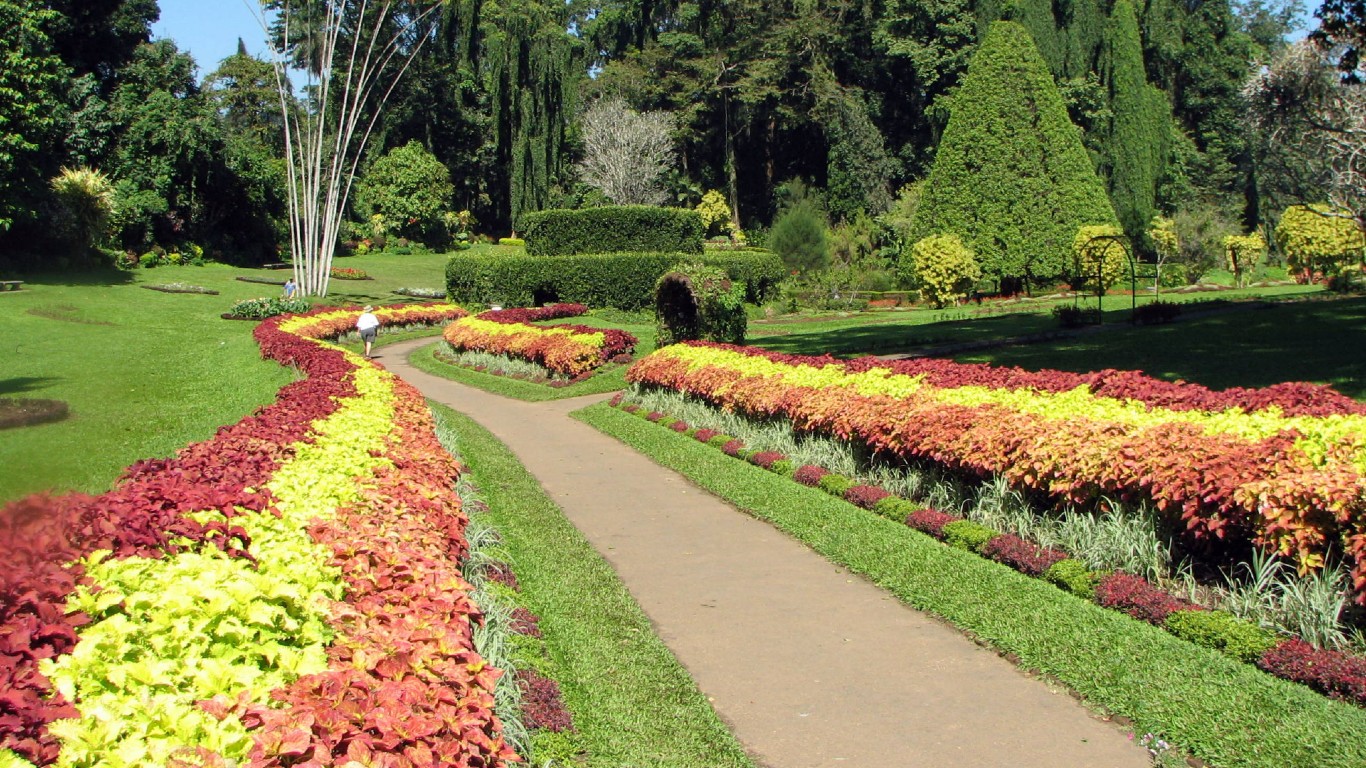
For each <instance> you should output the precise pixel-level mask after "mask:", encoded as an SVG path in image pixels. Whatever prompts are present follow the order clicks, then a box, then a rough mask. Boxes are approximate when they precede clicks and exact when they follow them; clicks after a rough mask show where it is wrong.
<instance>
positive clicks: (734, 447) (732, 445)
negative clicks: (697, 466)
mask: <svg viewBox="0 0 1366 768" xmlns="http://www.w3.org/2000/svg"><path fill="white" fill-rule="evenodd" d="M744 448H745V441H743V440H727V441H726V444H725V445H723V446H721V452H722V453H724V454H726V455H727V456H739V455H740V451H742V450H744Z"/></svg>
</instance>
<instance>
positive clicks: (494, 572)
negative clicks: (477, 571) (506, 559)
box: [484, 563, 522, 592]
mask: <svg viewBox="0 0 1366 768" xmlns="http://www.w3.org/2000/svg"><path fill="white" fill-rule="evenodd" d="M484 575H485V576H487V577H488V579H489V581H496V582H498V583H499V584H502V585H503V586H505V587H507V588H508V589H511V590H512V591H514V592H521V591H522V587H521V585H520V584H518V583H517V574H516V573H513V571H512V566H510V565H508V564H507V563H490V564H489V565H488V566H486V567H485V569H484Z"/></svg>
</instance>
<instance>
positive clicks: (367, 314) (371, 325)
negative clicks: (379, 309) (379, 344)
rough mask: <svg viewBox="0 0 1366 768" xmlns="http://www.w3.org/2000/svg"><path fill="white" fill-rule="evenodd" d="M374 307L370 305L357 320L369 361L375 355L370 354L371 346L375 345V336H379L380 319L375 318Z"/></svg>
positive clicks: (357, 327) (366, 306) (357, 326)
mask: <svg viewBox="0 0 1366 768" xmlns="http://www.w3.org/2000/svg"><path fill="white" fill-rule="evenodd" d="M374 309H375V308H374V307H372V306H370V305H369V304H366V305H365V308H364V309H362V310H361V315H360V317H358V318H356V330H357V331H360V339H361V341H363V342H365V358H366V359H367V360H368V359H370V358H373V357H374V355H372V354H370V346H371V345H372V344H374V343H375V336H377V335H378V334H379V318H378V317H375V313H374Z"/></svg>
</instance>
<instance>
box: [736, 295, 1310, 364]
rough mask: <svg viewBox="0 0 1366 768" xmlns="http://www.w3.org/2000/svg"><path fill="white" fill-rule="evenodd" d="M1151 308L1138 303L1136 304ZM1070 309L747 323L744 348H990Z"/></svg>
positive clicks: (1119, 301)
mask: <svg viewBox="0 0 1366 768" xmlns="http://www.w3.org/2000/svg"><path fill="white" fill-rule="evenodd" d="M1321 291H1322V289H1321V288H1319V287H1318V286H1298V285H1290V286H1271V287H1262V288H1245V289H1240V290H1228V291H1219V292H1212V293H1196V294H1166V293H1164V294H1163V295H1162V297H1161V298H1162V300H1163V301H1171V302H1175V303H1180V304H1183V305H1188V306H1187V311H1188V312H1198V311H1201V310H1202V309H1203V308H1204V307H1202V305H1206V304H1208V303H1209V302H1211V301H1215V300H1217V301H1220V302H1239V301H1251V300H1257V299H1285V298H1297V297H1302V296H1306V295H1311V294H1315V293H1320V292H1321ZM1149 301H1152V299H1151V298H1149V297H1147V296H1140V297H1139V301H1138V303H1139V304H1144V303H1147V302H1149ZM1073 303H1074V300H1073V299H1021V300H1009V301H997V302H992V301H988V302H987V303H985V304H982V305H980V306H979V305H976V304H965V305H963V306H960V307H950V308H946V309H929V308H925V307H916V308H914V309H890V310H877V311H871V312H843V313H841V312H820V313H801V314H798V315H785V316H779V317H775V318H772V319H768V320H758V321H753V322H751V323H750V328H749V336H750V343H752V344H754V345H755V346H759V347H764V348H765V349H771V350H774V351H775V352H785V353H787V354H797V355H821V354H832V355H836V356H841V357H844V356H855V355H870V354H890V353H909V352H918V351H922V350H926V349H929V348H933V347H937V346H941V345H946V344H961V343H967V342H979V341H989V340H994V339H1002V338H1008V337H1016V336H1030V335H1035V334H1047V333H1052V332H1057V331H1059V327H1058V323H1057V321H1056V320H1055V319H1054V318H1053V316H1052V311H1053V307H1055V306H1058V305H1061V304H1066V305H1069V306H1070V305H1071V304H1073ZM1076 303H1077V304H1079V305H1080V306H1083V307H1088V308H1089V307H1095V306H1096V300H1095V298H1094V297H1091V298H1084V299H1078V300H1076ZM1103 310H1104V311H1103V315H1104V317H1103V321H1104V324H1106V325H1112V326H1124V325H1128V323H1129V318H1130V314H1131V299H1130V298H1129V297H1128V296H1120V295H1113V296H1106V297H1105V301H1104V304H1103Z"/></svg>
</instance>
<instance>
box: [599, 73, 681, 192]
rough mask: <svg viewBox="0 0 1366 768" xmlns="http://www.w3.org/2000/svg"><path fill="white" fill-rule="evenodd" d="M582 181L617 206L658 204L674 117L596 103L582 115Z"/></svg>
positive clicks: (671, 153) (669, 162)
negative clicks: (600, 192) (595, 188)
mask: <svg viewBox="0 0 1366 768" xmlns="http://www.w3.org/2000/svg"><path fill="white" fill-rule="evenodd" d="M582 127H583V144H584V152H583V160H582V161H581V162H580V163H579V173H580V175H581V176H582V178H583V180H584V181H585V182H586V183H588V184H589V185H591V186H593V187H597V188H598V189H600V190H602V193H603V194H604V195H606V196H607V197H608V198H609V199H610V200H611V201H612V202H614V203H617V204H618V205H662V204H663V203H664V202H665V201H666V200H668V199H669V194H668V190H667V189H665V186H664V181H663V177H664V173H665V172H666V171H668V170H669V168H670V167H672V166H673V163H674V146H673V139H672V138H670V134H671V132H672V131H673V127H674V119H673V115H672V114H670V113H668V112H636V111H635V110H633V109H631V108H630V107H628V106H626V102H625V101H623V100H621V99H615V98H611V99H602V100H599V101H597V102H594V103H593V105H592V106H590V107H589V108H588V111H586V112H585V113H584V115H583V121H582Z"/></svg>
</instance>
